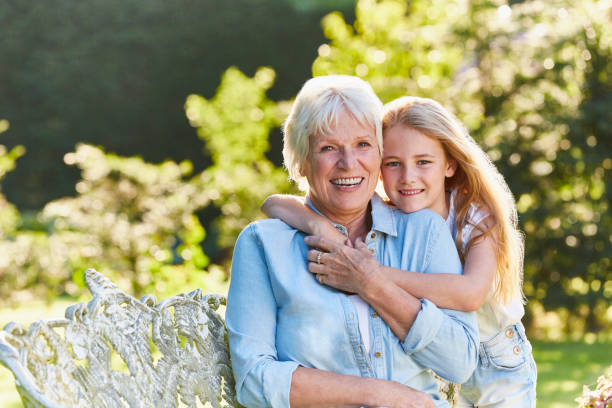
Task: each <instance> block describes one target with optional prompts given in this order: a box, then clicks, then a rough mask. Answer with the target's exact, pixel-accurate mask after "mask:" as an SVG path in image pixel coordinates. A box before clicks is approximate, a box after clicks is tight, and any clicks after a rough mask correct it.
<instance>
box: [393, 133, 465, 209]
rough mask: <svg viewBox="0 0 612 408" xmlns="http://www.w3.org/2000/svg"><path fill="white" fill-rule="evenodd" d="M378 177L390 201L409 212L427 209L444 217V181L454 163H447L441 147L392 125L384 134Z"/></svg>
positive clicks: (433, 140) (432, 141)
mask: <svg viewBox="0 0 612 408" xmlns="http://www.w3.org/2000/svg"><path fill="white" fill-rule="evenodd" d="M383 147H384V148H383V160H382V168H381V169H382V171H381V177H382V180H383V185H384V186H385V191H386V193H387V196H388V197H389V199H390V200H391V202H392V203H393V204H394V205H395V206H396V207H397V208H399V209H400V210H402V211H404V212H407V213H411V212H414V211H418V210H422V209H423V208H429V209H430V210H433V211H435V212H437V213H438V214H440V215H441V216H442V217H443V218H446V217H447V216H448V205H447V202H446V192H445V188H444V186H445V183H444V182H445V179H446V177H452V176H453V174H455V169H456V168H457V163H456V161H454V160H447V158H446V154H445V153H444V149H443V148H442V144H441V143H440V142H438V141H437V140H436V139H433V138H431V137H429V136H426V135H425V134H423V133H422V132H420V131H418V130H416V129H413V128H410V127H408V126H404V125H396V126H393V127H392V128H390V129H388V130H386V131H385V132H384V138H383Z"/></svg>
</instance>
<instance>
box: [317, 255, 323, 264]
mask: <svg viewBox="0 0 612 408" xmlns="http://www.w3.org/2000/svg"><path fill="white" fill-rule="evenodd" d="M322 253H323V252H319V253H318V254H317V264H319V265H321V254H322Z"/></svg>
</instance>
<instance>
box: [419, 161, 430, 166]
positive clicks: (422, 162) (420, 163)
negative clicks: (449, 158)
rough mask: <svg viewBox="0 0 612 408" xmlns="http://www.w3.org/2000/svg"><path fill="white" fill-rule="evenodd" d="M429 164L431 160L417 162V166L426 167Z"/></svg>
mask: <svg viewBox="0 0 612 408" xmlns="http://www.w3.org/2000/svg"><path fill="white" fill-rule="evenodd" d="M429 163H431V162H430V161H429V160H419V161H417V164H418V165H419V166H425V165H426V164H429Z"/></svg>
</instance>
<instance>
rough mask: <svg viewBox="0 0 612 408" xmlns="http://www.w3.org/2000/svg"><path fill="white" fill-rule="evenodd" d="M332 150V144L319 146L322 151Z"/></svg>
mask: <svg viewBox="0 0 612 408" xmlns="http://www.w3.org/2000/svg"><path fill="white" fill-rule="evenodd" d="M332 150H334V148H333V147H332V146H323V147H322V148H321V151H322V152H329V151H332Z"/></svg>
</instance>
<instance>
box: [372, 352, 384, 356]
mask: <svg viewBox="0 0 612 408" xmlns="http://www.w3.org/2000/svg"><path fill="white" fill-rule="evenodd" d="M374 355H375V356H376V357H380V356H382V354H380V352H378V351H377V352H376V354H374Z"/></svg>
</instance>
